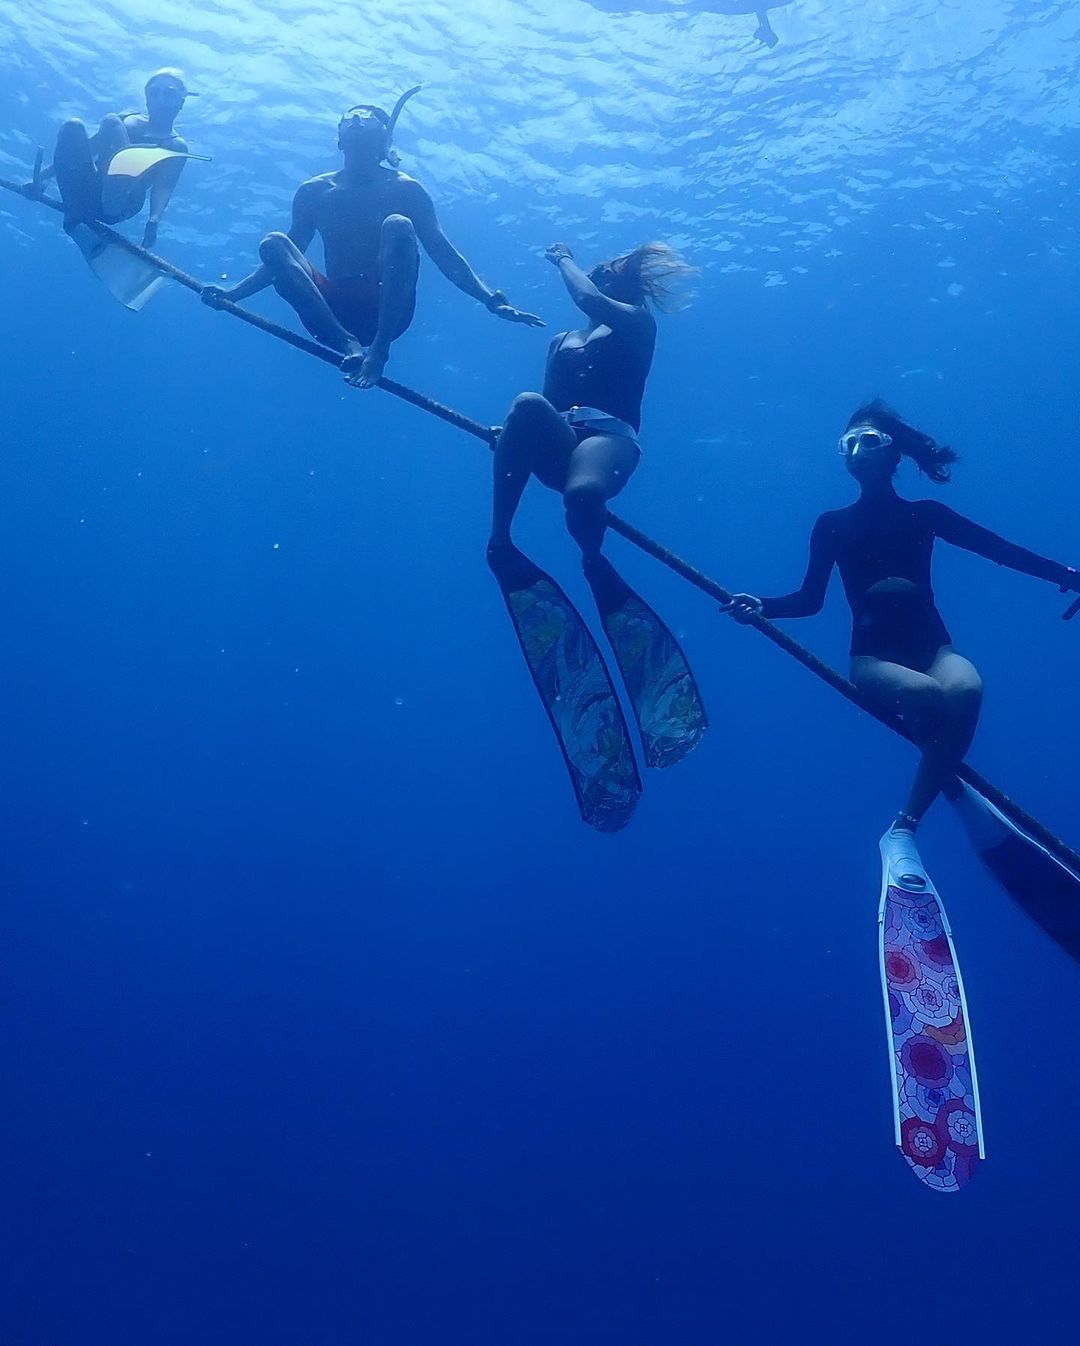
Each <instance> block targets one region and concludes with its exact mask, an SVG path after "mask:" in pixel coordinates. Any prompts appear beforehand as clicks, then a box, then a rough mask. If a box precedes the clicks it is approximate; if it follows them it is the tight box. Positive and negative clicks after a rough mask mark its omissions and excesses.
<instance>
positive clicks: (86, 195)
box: [23, 66, 195, 248]
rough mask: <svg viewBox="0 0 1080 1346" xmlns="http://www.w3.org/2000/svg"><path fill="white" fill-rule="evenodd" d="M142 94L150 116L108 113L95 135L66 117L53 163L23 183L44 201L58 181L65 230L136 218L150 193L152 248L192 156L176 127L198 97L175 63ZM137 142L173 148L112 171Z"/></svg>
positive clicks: (146, 242) (146, 234) (146, 235)
mask: <svg viewBox="0 0 1080 1346" xmlns="http://www.w3.org/2000/svg"><path fill="white" fill-rule="evenodd" d="M145 95H146V113H145V115H144V114H143V113H141V112H122V113H110V114H109V115H108V116H107V117H105V118H104V119H103V120H102V123H101V125H100V126H99V127H98V129H97V131H95V132H94V134H93V135H90V134H89V133H88V132H87V129H86V127H85V126H84V125H83V123H82V122H81V121H79V120H78V119H77V118H72V120H71V121H68V122H65V123H64V125H63V126H62V127H61V128H60V134H59V135H58V136H57V138H56V152H55V155H54V157H53V163H52V165H51V167H49V168H47V169H45V170H44V172H42V173H39V174H37V175H36V176H35V178H34V180H33V181H32V182H28V183H26V185H25V186H24V187H23V192H24V194H25V195H26V196H28V197H29V198H30V199H31V200H40V198H41V196H42V194H43V189H44V185H45V183H46V182H48V181H49V180H50V179H52V178H55V179H56V185H57V187H58V188H59V190H60V195H61V198H62V199H63V202H64V229H65V230H66V231H67V232H68V233H69V234H73V233H74V232H75V230H76V229H77V227H78V226H79V225H80V224H88V223H90V222H92V221H95V220H97V221H100V222H102V223H103V224H118V223H119V222H120V221H122V220H130V219H132V218H133V217H134V216H136V215H138V214H139V212H140V211H141V210H142V208H143V206H144V205H145V203H146V198H147V194H148V193H149V197H150V214H149V217H148V219H147V221H146V228H145V229H144V231H143V247H144V248H152V247H153V246H154V244H155V242H156V241H157V234H158V225H159V224H160V222H161V217H162V215H164V213H165V208H166V207H167V206H168V204H169V201H170V199H171V198H172V194H173V192H174V191H175V189H176V184H177V183H178V182H179V181H180V174H181V173H182V172H183V171H184V163H185V161H186V157H187V153H188V147H187V144H186V143H185V141H184V139H183V137H182V136H180V135H179V134H177V132H176V130H175V128H174V125H173V124H174V122H175V121H176V119H177V117H178V116H179V115H180V112H181V110H182V109H183V106H184V102H185V100H186V99H188V98H193V97H195V95H194V94H193V93H192V92H191V90H190V89H189V88H188V87H187V85H186V84H185V83H184V76H183V74H182V73H181V71H179V70H176V69H173V68H172V67H171V66H170V67H166V68H164V69H162V70H158V71H155V73H154V74H152V75H151V76H150V78H149V79H148V80H147V81H146V87H145ZM132 146H144V147H147V148H153V149H159V150H165V151H168V152H169V153H168V154H166V155H163V156H162V157H161V158H160V159H158V160H157V161H156V162H152V163H149V164H148V165H147V166H146V167H145V168H144V169H143V171H141V172H139V173H137V174H129V173H127V172H124V173H115V172H114V173H110V172H109V166H110V164H112V161H113V159H114V158H115V157H116V156H117V155H118V154H119V153H120V151H121V150H125V149H130V148H131V147H132Z"/></svg>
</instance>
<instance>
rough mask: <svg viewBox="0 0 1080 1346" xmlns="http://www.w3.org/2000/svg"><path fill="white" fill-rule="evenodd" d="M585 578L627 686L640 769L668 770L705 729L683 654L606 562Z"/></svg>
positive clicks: (595, 564) (590, 568) (589, 567)
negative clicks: (641, 758) (642, 758)
mask: <svg viewBox="0 0 1080 1346" xmlns="http://www.w3.org/2000/svg"><path fill="white" fill-rule="evenodd" d="M585 578H586V579H587V580H588V581H589V586H590V588H591V589H592V591H593V597H594V598H595V599H596V606H597V608H598V609H599V611H600V620H601V622H602V623H603V626H604V632H605V634H606V635H607V638H608V640H609V641H610V643H611V648H612V650H613V651H614V653H615V662H616V663H617V664H618V665H619V672H620V673H621V674H622V680H623V682H624V683H625V685H626V691H627V694H628V696H629V698H630V704H631V706H632V707H633V710H634V718H635V719H636V720H637V726H638V732H639V733H640V734H641V743H642V747H643V749H644V753H645V765H646V766H654V767H665V766H673V765H674V764H675V763H676V762H680V761H682V759H683V758H684V757H685V756H686V755H687V753H689V752H691V751H692V750H693V749H694V748H696V747H697V745H698V744H699V743H700V742H701V738H702V735H703V734H704V733H705V730H706V729H707V728H708V727H709V720H708V716H707V715H706V713H705V706H704V703H703V702H702V699H701V693H700V692H699V690H698V685H697V682H696V681H695V679H694V674H693V672H692V671H691V668H690V665H689V663H688V662H687V659H686V655H685V654H683V652H682V647H681V646H680V645H679V642H678V641H677V640H676V639H675V637H674V635H672V633H671V631H670V630H668V628H667V626H666V625H665V624H664V622H663V621H662V620H661V619H660V617H659V616H658V615H657V614H656V613H655V612H654V611H653V609H652V608H651V607H649V605H648V603H646V602H645V600H644V599H643V598H641V597H639V596H638V595H637V594H636V593H634V591H633V589H631V588H630V586H629V585H628V584H627V583H626V582H625V580H623V578H622V577H621V576H620V575H619V574H618V572H617V571H616V570H615V568H614V567H613V566H612V565H611V563H610V562H609V561H608V560H606V559H605V558H604V557H598V558H597V559H596V560H592V561H589V562H588V563H587V564H586V566H585Z"/></svg>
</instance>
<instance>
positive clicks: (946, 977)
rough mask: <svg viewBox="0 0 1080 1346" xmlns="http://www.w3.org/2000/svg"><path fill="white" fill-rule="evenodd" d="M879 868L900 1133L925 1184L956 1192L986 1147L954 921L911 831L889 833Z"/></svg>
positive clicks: (889, 1029)
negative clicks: (927, 871) (950, 921)
mask: <svg viewBox="0 0 1080 1346" xmlns="http://www.w3.org/2000/svg"><path fill="white" fill-rule="evenodd" d="M881 871H882V872H881V904H880V907H879V909H878V937H879V956H880V963H881V989H882V993H883V995H884V998H885V1023H886V1029H887V1033H888V1040H889V1065H890V1069H891V1071H892V1092H893V1116H894V1122H895V1128H896V1143H897V1145H898V1146H899V1147H900V1150H901V1152H902V1153H903V1155H904V1158H905V1159H906V1160H907V1161H908V1163H909V1164H910V1165H911V1169H912V1171H913V1172H914V1174H915V1176H916V1177H917V1178H918V1179H919V1180H920V1181H921V1182H923V1183H925V1184H926V1186H927V1187H930V1188H932V1189H933V1190H934V1191H937V1192H958V1191H959V1190H960V1189H961V1188H962V1187H963V1186H964V1185H965V1184H966V1183H968V1182H969V1181H970V1180H971V1178H972V1177H973V1176H974V1174H975V1170H976V1169H977V1168H978V1166H979V1164H980V1162H981V1161H982V1160H983V1159H984V1158H985V1150H984V1146H983V1129H982V1110H981V1108H980V1104H979V1083H978V1077H977V1076H976V1073H975V1055H974V1049H973V1047H972V1042H971V1034H970V1030H969V1021H968V1007H967V998H966V996H965V995H964V984H963V982H962V980H961V978H960V967H959V964H958V963H957V960H956V948H955V946H954V945H953V940H952V931H951V930H950V928H949V922H948V919H947V917H946V915H945V909H944V907H943V906H942V904H941V899H940V897H939V896H938V894H937V890H936V889H935V888H934V885H933V883H932V882H931V881H930V878H929V876H928V875H927V873H926V870H925V869H924V868H923V865H922V861H921V860H920V859H919V853H918V851H917V850H916V848H915V841H914V838H913V837H912V836H911V834H910V833H903V832H901V833H896V832H892V831H889V832H886V833H885V835H884V836H883V837H882V839H881Z"/></svg>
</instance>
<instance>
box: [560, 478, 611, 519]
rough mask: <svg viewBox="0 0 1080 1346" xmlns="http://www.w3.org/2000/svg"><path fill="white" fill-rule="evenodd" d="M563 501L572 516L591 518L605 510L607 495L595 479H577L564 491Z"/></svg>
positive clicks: (568, 514) (568, 513)
mask: <svg viewBox="0 0 1080 1346" xmlns="http://www.w3.org/2000/svg"><path fill="white" fill-rule="evenodd" d="M563 503H564V504H565V506H566V513H567V516H568V517H571V518H578V519H584V518H590V517H593V516H595V515H598V514H602V513H603V512H604V507H605V505H606V504H607V495H606V493H605V492H604V490H603V489H602V487H601V486H600V484H599V482H595V481H575V482H572V483H571V484H570V485H569V486H567V488H566V490H565V491H563Z"/></svg>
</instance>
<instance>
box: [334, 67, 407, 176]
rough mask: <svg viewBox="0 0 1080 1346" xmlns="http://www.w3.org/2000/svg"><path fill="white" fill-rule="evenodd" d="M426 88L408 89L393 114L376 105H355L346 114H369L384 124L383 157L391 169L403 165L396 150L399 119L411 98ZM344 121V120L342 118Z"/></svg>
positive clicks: (396, 104)
mask: <svg viewBox="0 0 1080 1346" xmlns="http://www.w3.org/2000/svg"><path fill="white" fill-rule="evenodd" d="M423 87H424V86H423V85H422V84H416V85H414V86H413V87H412V88H411V89H407V90H406V91H405V92H404V93H403V94H402V95H401V97H400V98H399V99H398V100H397V102H396V103H395V104H394V110H393V112H390V113H387V111H386V109H385V108H381V107H378V106H377V105H376V104H374V103H355V104H354V105H353V106H352V107H351V108H349V111H348V112H347V113H346V114H345V116H346V117H348V116H349V115H350V114H351V113H353V112H369V113H370V114H371V115H372V116H373V117H374V118H375V119H376V120H377V121H379V122H381V123H382V126H383V132H384V135H385V138H386V139H385V149H384V151H383V153H382V155H381V158H383V159H384V160H385V161H386V162H387V163H388V164H389V165H390V167H391V168H397V167H398V165H399V164H400V163H401V156H400V155H399V154H398V152H397V150H395V149H394V130H395V128H396V127H397V124H398V118H399V117H400V116H401V114H402V112H403V110H404V108H405V104H406V103H407V102H408V101H409V99H410V98H412V97H414V95H416V94H418V93H419V92H420V90H421V89H422V88H423ZM342 120H344V118H342Z"/></svg>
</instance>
